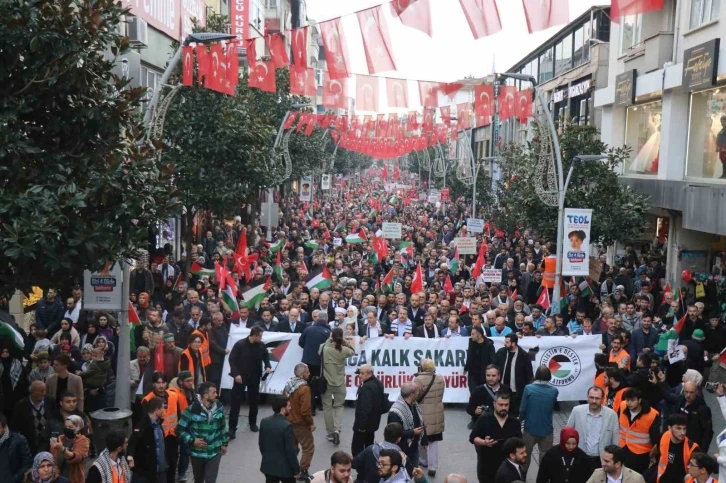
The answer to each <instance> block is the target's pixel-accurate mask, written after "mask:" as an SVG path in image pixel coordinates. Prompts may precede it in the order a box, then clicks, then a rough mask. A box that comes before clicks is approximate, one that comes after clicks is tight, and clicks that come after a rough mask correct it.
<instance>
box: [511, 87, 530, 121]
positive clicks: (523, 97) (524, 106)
mask: <svg viewBox="0 0 726 483" xmlns="http://www.w3.org/2000/svg"><path fill="white" fill-rule="evenodd" d="M515 109H516V114H517V119H519V122H521V123H522V124H524V123H526V122H527V119H528V118H530V117H532V115H533V107H532V89H525V90H523V91H517V96H516V103H515Z"/></svg>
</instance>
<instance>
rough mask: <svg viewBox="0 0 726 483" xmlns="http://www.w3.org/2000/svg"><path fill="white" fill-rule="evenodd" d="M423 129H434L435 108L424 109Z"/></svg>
mask: <svg viewBox="0 0 726 483" xmlns="http://www.w3.org/2000/svg"><path fill="white" fill-rule="evenodd" d="M423 130H424V132H431V131H433V130H434V110H433V108H428V109H424V111H423Z"/></svg>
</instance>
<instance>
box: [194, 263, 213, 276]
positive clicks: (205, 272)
mask: <svg viewBox="0 0 726 483" xmlns="http://www.w3.org/2000/svg"><path fill="white" fill-rule="evenodd" d="M192 273H193V274H194V275H196V276H197V277H213V276H214V275H215V274H216V273H215V271H214V270H213V269H211V268H204V267H202V266H201V265H199V264H198V263H197V262H194V263H192Z"/></svg>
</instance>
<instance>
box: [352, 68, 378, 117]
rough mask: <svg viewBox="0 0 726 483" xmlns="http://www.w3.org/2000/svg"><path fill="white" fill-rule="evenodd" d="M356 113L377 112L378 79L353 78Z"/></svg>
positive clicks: (367, 77) (364, 76)
mask: <svg viewBox="0 0 726 483" xmlns="http://www.w3.org/2000/svg"><path fill="white" fill-rule="evenodd" d="M355 109H356V111H358V110H360V111H375V112H377V111H378V77H372V76H369V75H357V76H355Z"/></svg>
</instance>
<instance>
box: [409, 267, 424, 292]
mask: <svg viewBox="0 0 726 483" xmlns="http://www.w3.org/2000/svg"><path fill="white" fill-rule="evenodd" d="M422 291H423V271H422V270H421V264H420V263H419V264H418V266H417V267H416V272H415V273H414V274H413V281H412V282H411V293H412V294H414V293H419V292H422Z"/></svg>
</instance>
